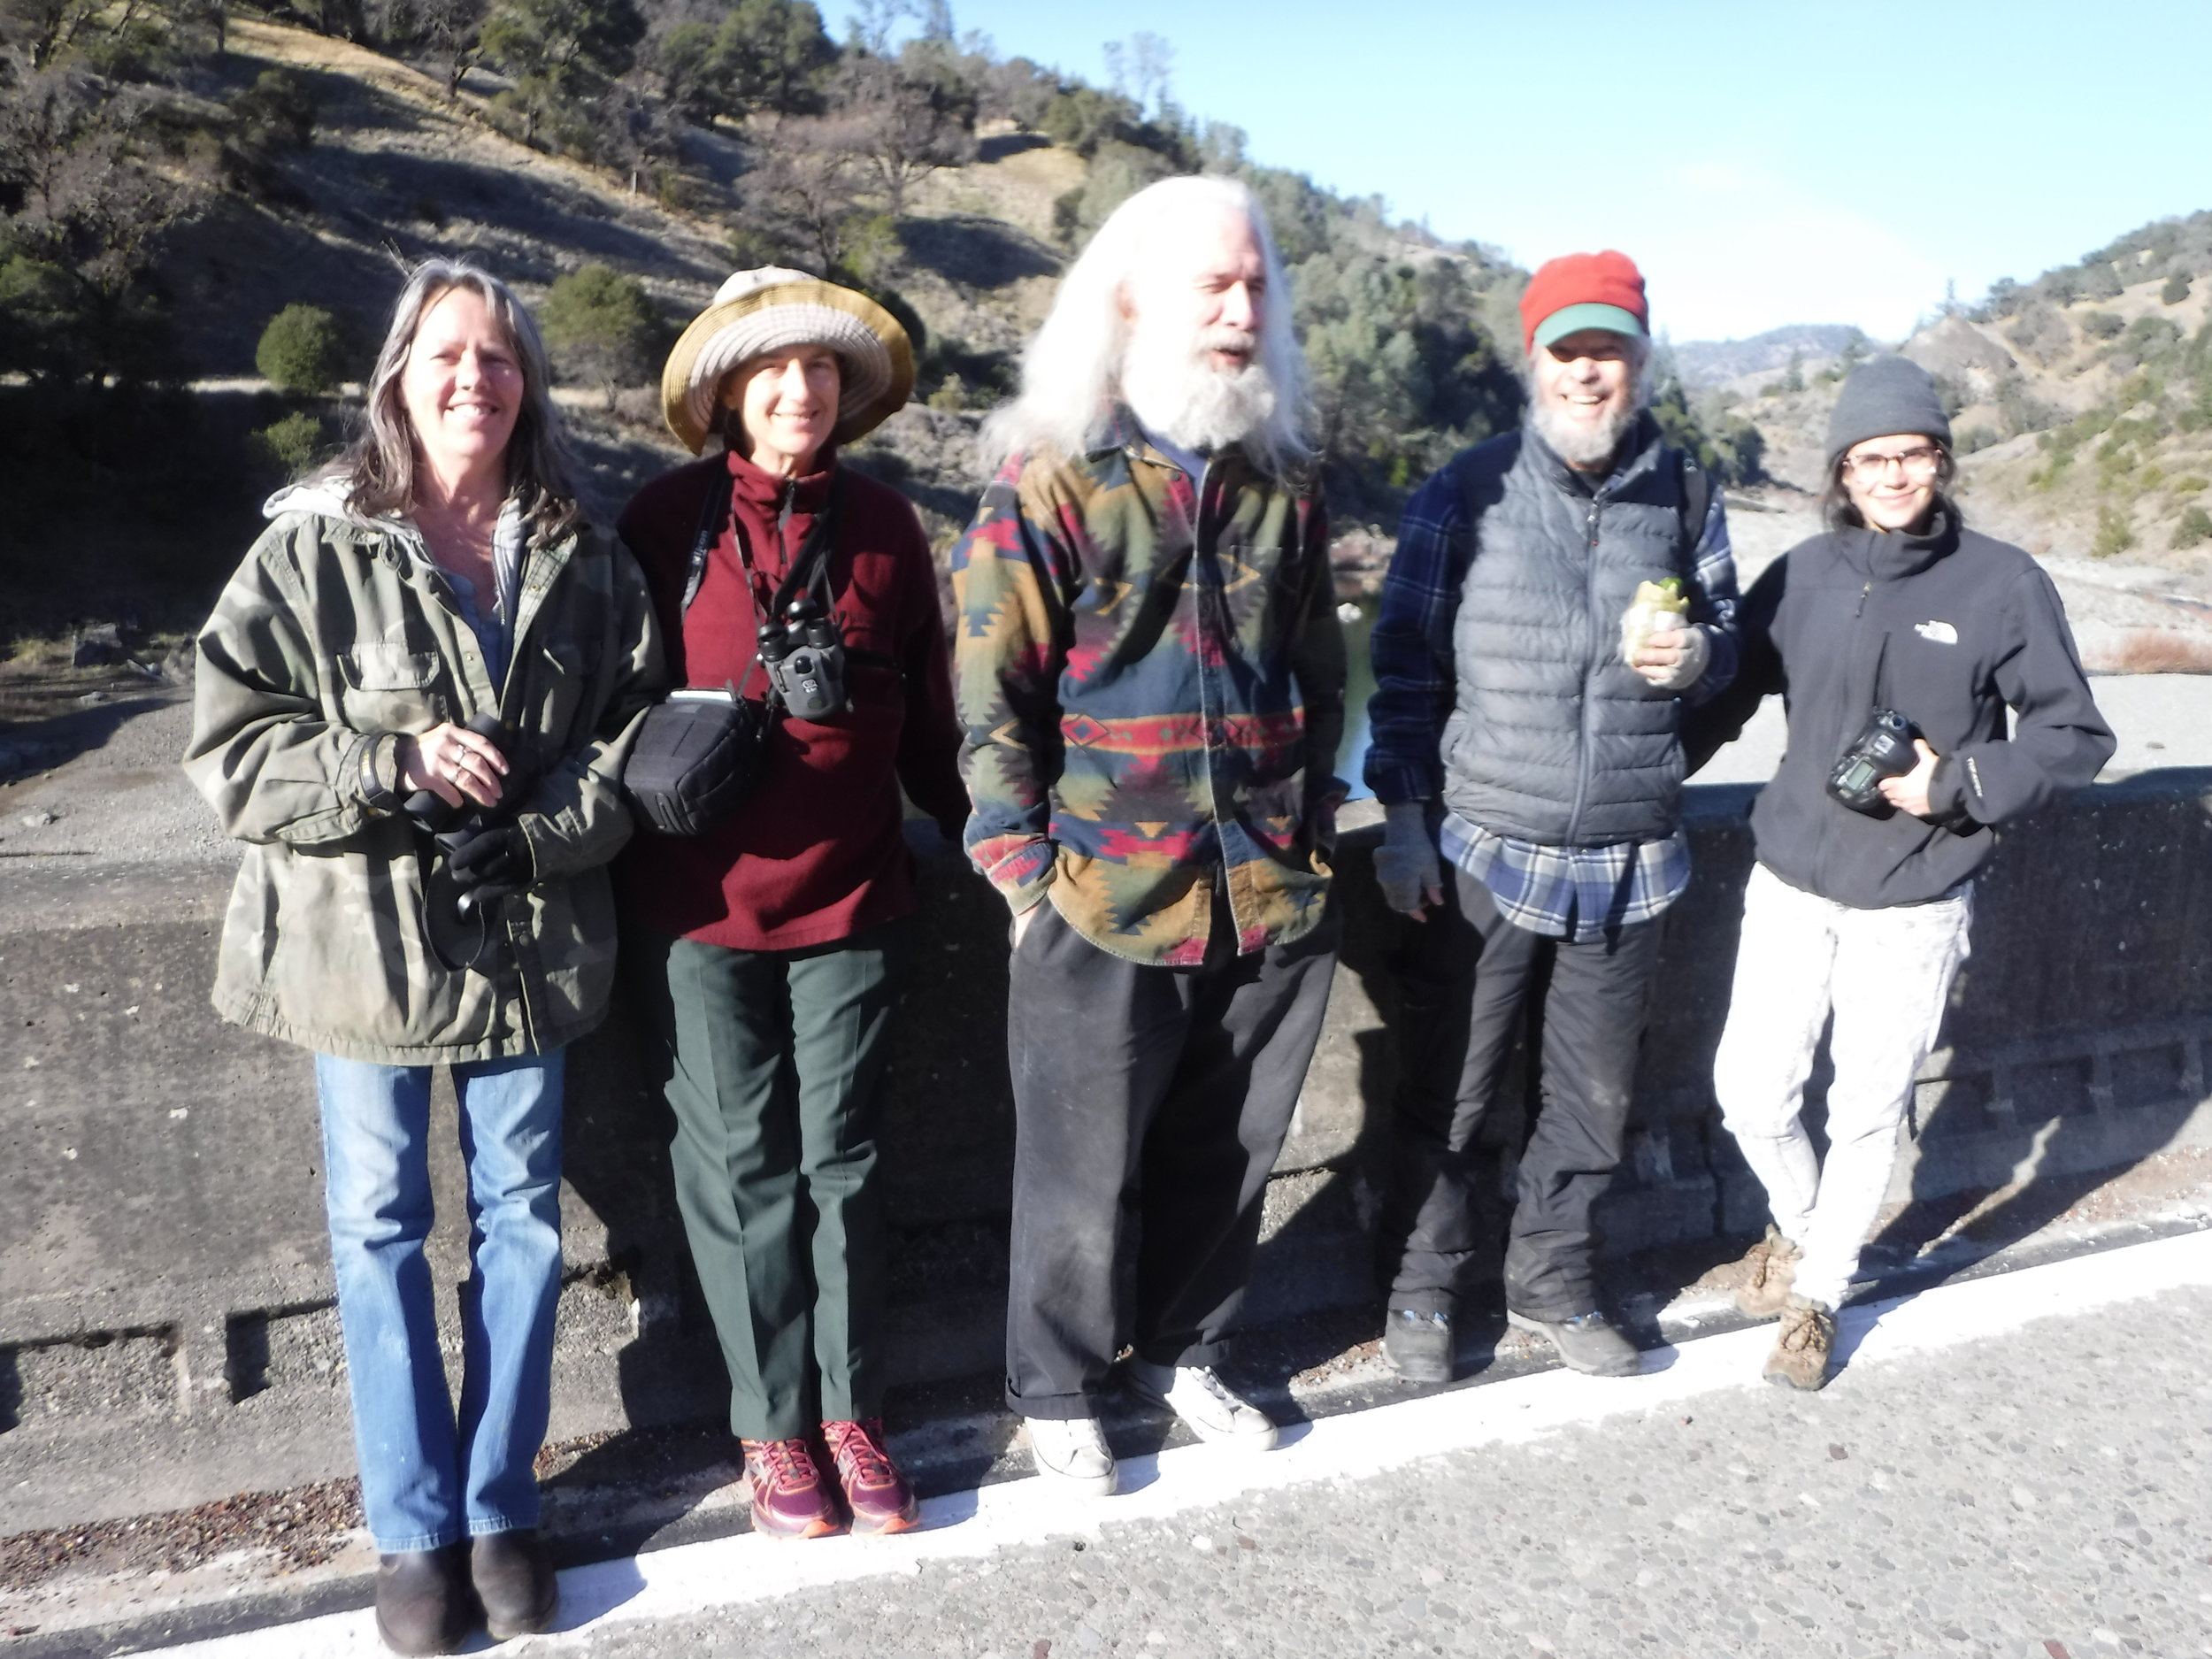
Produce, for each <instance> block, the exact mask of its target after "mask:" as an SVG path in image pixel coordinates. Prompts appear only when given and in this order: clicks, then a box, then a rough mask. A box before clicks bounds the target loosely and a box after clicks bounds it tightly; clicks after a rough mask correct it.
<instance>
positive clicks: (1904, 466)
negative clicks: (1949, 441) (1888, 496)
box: [1843, 444, 1943, 484]
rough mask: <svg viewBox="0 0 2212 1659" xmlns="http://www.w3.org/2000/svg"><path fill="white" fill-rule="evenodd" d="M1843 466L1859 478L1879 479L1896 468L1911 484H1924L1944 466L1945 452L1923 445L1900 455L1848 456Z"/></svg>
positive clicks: (1844, 459)
mask: <svg viewBox="0 0 2212 1659" xmlns="http://www.w3.org/2000/svg"><path fill="white" fill-rule="evenodd" d="M1843 465H1844V470H1845V471H1847V472H1850V473H1851V474H1852V475H1853V476H1855V477H1857V478H1862V479H1869V480H1871V479H1878V478H1881V477H1882V476H1883V475H1884V474H1886V472H1888V471H1889V469H1890V468H1891V467H1893V466H1894V467H1896V468H1898V469H1899V470H1900V471H1901V472H1903V473H1904V475H1905V477H1906V478H1907V479H1908V480H1910V481H1911V482H1913V483H1916V484H1917V483H1924V482H1926V481H1927V480H1929V479H1932V478H1933V477H1934V476H1935V475H1936V472H1937V470H1938V469H1939V467H1941V465H1943V451H1942V450H1940V449H1934V448H1932V447H1931V446H1929V445H1926V444H1923V445H1922V446H1921V447H1920V448H1918V449H1907V450H1905V451H1904V452H1903V453H1902V454H1900V455H1847V456H1846V457H1844V458H1843Z"/></svg>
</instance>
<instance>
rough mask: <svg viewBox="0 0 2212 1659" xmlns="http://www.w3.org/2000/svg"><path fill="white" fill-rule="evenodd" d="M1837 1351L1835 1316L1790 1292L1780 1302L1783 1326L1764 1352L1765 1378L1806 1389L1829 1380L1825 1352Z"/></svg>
mask: <svg viewBox="0 0 2212 1659" xmlns="http://www.w3.org/2000/svg"><path fill="white" fill-rule="evenodd" d="M1835 1351H1836V1316H1835V1315H1834V1314H1832V1313H1831V1312H1830V1311H1829V1310H1827V1309H1825V1308H1824V1307H1822V1306H1821V1305H1820V1304H1819V1303H1818V1302H1807V1301H1806V1300H1805V1299H1804V1298H1803V1297H1802V1296H1792V1297H1791V1298H1790V1299H1789V1300H1788V1301H1787V1302H1784V1303H1783V1304H1782V1328H1781V1329H1780V1330H1779V1331H1778V1332H1777V1333H1775V1337H1774V1352H1773V1353H1771V1354H1770V1355H1768V1356H1767V1368H1766V1373H1765V1374H1766V1379H1767V1380H1768V1381H1769V1382H1770V1383H1780V1384H1782V1385H1784V1386H1786V1387H1790V1388H1802V1389H1805V1390H1806V1391H1808V1392H1810V1391H1811V1390H1813V1389H1815V1388H1819V1387H1822V1386H1824V1385H1825V1384H1826V1383H1827V1381H1828V1356H1830V1355H1831V1354H1832V1353H1834V1352H1835Z"/></svg>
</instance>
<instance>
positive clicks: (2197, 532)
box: [2171, 504, 2212, 550]
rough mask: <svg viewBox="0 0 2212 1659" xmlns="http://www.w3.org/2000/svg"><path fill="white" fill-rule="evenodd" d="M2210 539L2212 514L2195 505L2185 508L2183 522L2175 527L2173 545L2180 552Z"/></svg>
mask: <svg viewBox="0 0 2212 1659" xmlns="http://www.w3.org/2000/svg"><path fill="white" fill-rule="evenodd" d="M2208 538H2212V513H2208V512H2207V511H2205V510H2204V509H2203V508H2201V507H2199V506H2196V505H2194V504H2192V505H2190V506H2188V507H2185V508H2184V509H2183V510H2182V514H2181V522H2180V523H2179V524H2177V525H2176V526H2174V539H2173V541H2172V543H2171V545H2172V546H2173V547H2174V548H2175V549H2177V550H2178V549H2182V548H2192V547H2194V546H2196V545H2197V543H2199V542H2200V541H2205V540H2207V539H2208Z"/></svg>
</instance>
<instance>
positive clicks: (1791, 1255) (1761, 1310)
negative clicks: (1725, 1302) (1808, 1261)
mask: <svg viewBox="0 0 2212 1659" xmlns="http://www.w3.org/2000/svg"><path fill="white" fill-rule="evenodd" d="M1802 1254H1803V1252H1802V1251H1801V1250H1800V1249H1799V1248H1797V1247H1796V1246H1795V1245H1794V1244H1792V1243H1791V1242H1790V1241H1789V1240H1787V1239H1786V1238H1784V1237H1783V1236H1782V1235H1781V1233H1780V1232H1778V1230H1777V1229H1776V1227H1775V1225H1774V1224H1773V1223H1772V1222H1771V1221H1770V1222H1768V1223H1767V1236H1766V1237H1765V1238H1763V1239H1762V1240H1759V1242H1758V1243H1756V1244H1755V1245H1753V1246H1752V1247H1751V1248H1750V1249H1749V1250H1748V1251H1747V1252H1745V1255H1744V1258H1743V1266H1744V1268H1745V1278H1744V1281H1743V1283H1742V1284H1741V1285H1740V1286H1737V1288H1736V1311H1737V1312H1738V1313H1742V1314H1748V1315H1749V1316H1750V1317H1752V1318H1754V1319H1771V1318H1772V1317H1774V1316H1775V1315H1776V1314H1778V1313H1779V1312H1781V1311H1782V1306H1783V1304H1784V1303H1785V1302H1788V1301H1789V1299H1790V1286H1792V1285H1793V1284H1794V1283H1795V1282H1796V1279H1797V1259H1798V1257H1799V1256H1801V1255H1802Z"/></svg>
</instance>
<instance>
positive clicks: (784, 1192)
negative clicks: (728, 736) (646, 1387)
mask: <svg viewBox="0 0 2212 1659" xmlns="http://www.w3.org/2000/svg"><path fill="white" fill-rule="evenodd" d="M902 933H903V930H902V926H901V924H898V923H891V924H888V925H887V926H881V927H874V928H871V929H869V930H868V931H867V932H866V933H861V934H859V935H857V936H856V937H854V938H852V939H849V940H842V941H839V942H837V943H836V944H833V945H821V946H817V947H814V948H812V949H804V950H783V951H755V950H731V949H725V948H724V947H722V946H719V945H703V944H699V943H696V942H695V941H691V940H686V939H669V938H666V937H664V936H653V935H638V934H633V935H632V937H631V938H630V939H629V940H628V941H626V943H625V949H626V950H627V951H630V952H632V953H633V973H632V985H633V987H634V994H635V995H636V997H637V1000H638V1003H639V1006H640V1010H641V1012H643V1013H644V1014H645V1015H646V1017H647V1019H648V1022H649V1025H651V1026H652V1027H653V1029H654V1030H655V1032H656V1033H657V1036H658V1038H659V1048H660V1058H661V1061H662V1064H663V1067H664V1074H663V1075H664V1080H663V1088H664V1092H665V1093H666V1094H667V1098H668V1104H669V1107H670V1109H671V1110H672V1111H673V1112H674V1113H675V1116H676V1137H675V1140H674V1141H672V1143H671V1147H670V1151H671V1155H672V1163H673V1164H674V1165H675V1174H676V1202H677V1205H678V1207H679V1209H680V1210H681V1211H682V1213H683V1218H684V1231H685V1233H686V1234H687V1236H688V1238H689V1240H690V1242H691V1256H692V1261H693V1263H694V1264H695V1266H696V1268H697V1270H698V1274H699V1286H700V1288H701V1290H702V1291H703V1292H704V1293H705V1295H706V1302H707V1307H708V1309H709V1310H710V1311H711V1312H712V1314H713V1316H714V1328H715V1333H716V1335H717V1336H718V1338H719V1339H720V1341H721V1345H722V1356H723V1359H724V1360H725V1362H726V1363H727V1364H728V1366H729V1372H730V1426H731V1428H732V1429H733V1430H734V1431H735V1432H737V1434H738V1435H739V1436H741V1438H743V1439H746V1440H788V1439H791V1438H793V1437H794V1436H797V1435H802V1434H811V1433H812V1432H814V1430H815V1428H816V1426H817V1425H819V1424H822V1423H826V1422H836V1421H839V1420H841V1419H845V1418H862V1417H874V1416H876V1415H877V1414H878V1413H879V1411H880V1410H881V1409H882V1396H883V1383H882V1362H881V1355H882V1325H883V1286H884V1273H885V1263H884V1251H885V1240H884V1222H883V1201H882V1196H881V1194H879V1192H878V1190H877V1187H876V1182H875V1179H874V1177H875V1167H876V1140H875V1124H876V1087H877V1084H878V1082H879V1079H880V1078H881V1075H882V1071H883V1061H884V1054H885V1049H884V1038H885V1035H886V1033H887V1031H888V1030H889V1027H890V1017H891V1009H892V1003H893V1002H894V1000H895V986H894V983H893V980H894V977H895V969H896V966H897V959H898V957H899V955H900V945H901V942H902Z"/></svg>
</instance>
